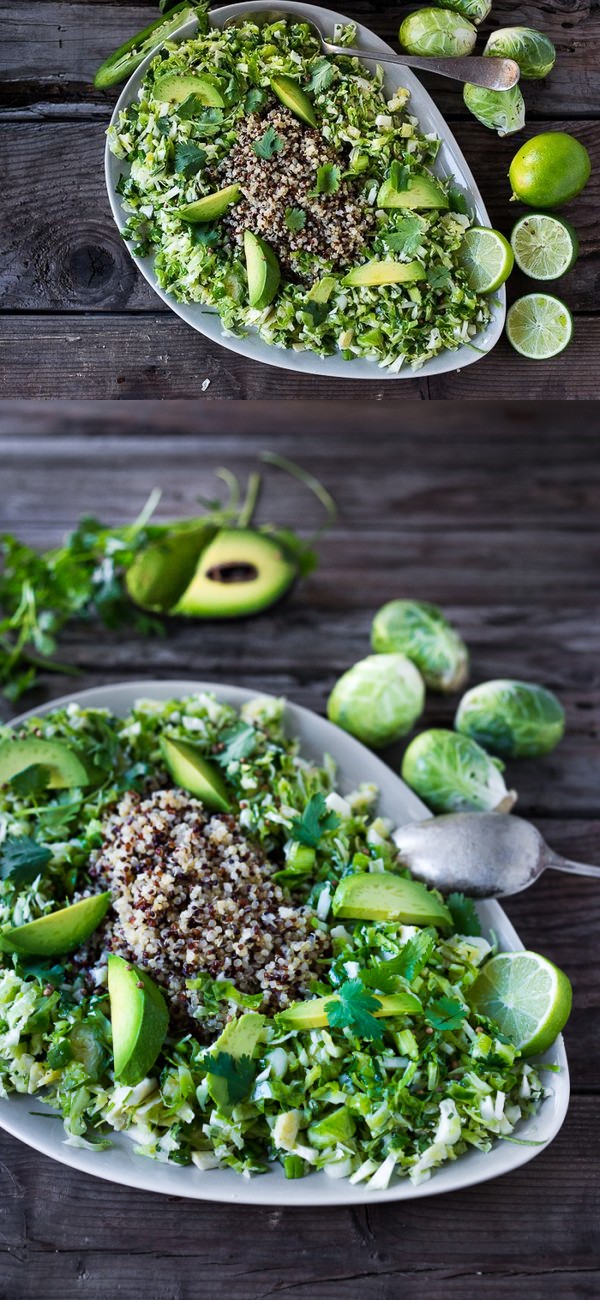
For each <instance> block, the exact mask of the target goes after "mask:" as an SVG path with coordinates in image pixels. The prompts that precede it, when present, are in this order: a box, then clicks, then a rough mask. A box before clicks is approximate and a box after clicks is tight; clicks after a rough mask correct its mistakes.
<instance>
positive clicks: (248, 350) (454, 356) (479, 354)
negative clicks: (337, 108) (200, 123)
mask: <svg viewBox="0 0 600 1300" xmlns="http://www.w3.org/2000/svg"><path fill="white" fill-rule="evenodd" d="M239 7H240V5H239V0H238V3H237V4H227V5H220V6H219V7H218V8H215V9H211V10H210V12H209V18H210V20H211V22H212V23H213V25H216V26H220V25H221V23H216V24H215V23H214V18H215V17H217V16H220V17H221V19H222V22H223V23H224V22H225V21H226V19H227V17H232V16H233V15H234V14H235V12H236V10H238V9H239ZM244 7H245V9H246V10H247V11H248V12H251V11H255V12H259V13H260V12H261V11H262V10H268V9H270V8H272V0H245V4H244ZM278 8H279V9H280V10H281V11H282V12H286V13H291V14H297V15H298V16H299V17H305V18H306V19H307V21H311V18H312V19H313V20H315V21H318V22H322V23H323V24H324V25H325V27H327V26H329V25H332V24H336V23H345V24H346V23H352V22H354V20H353V19H351V18H348V17H347V16H346V15H344V14H339V13H337V11H336V10H333V9H326V8H323V7H322V6H321V5H313V6H312V9H313V11H314V12H313V13H312V15H311V13H310V9H307V6H306V4H304V3H302V2H299V0H281V2H280V3H278ZM197 24H198V19H197V18H196V17H195V16H193V17H191V18H189V17H188V19H187V20H186V21H185V22H183V23H182V24H181V26H180V27H178V28H177V30H176V31H175V32H173V33H172V34H171V36H170V37H169V40H171V41H177V40H179V39H185V38H187V37H188V36H191V35H193V32H194V30H195V29H196V27H197ZM355 25H356V29H357V41H358V42H360V41H361V40H363V41H364V40H367V41H369V42H372V43H373V45H372V49H371V57H370V58H369V52H368V51H365V59H364V62H366V63H377V54H383V53H388V54H394V53H395V51H394V50H393V49H392V47H391V46H390V45H389V44H388V43H387V42H386V41H384V40H383V39H382V37H380V36H378V35H377V33H376V32H374V31H372V29H371V28H369V27H367V26H365V25H364V24H363V23H356V24H355ZM163 43H164V42H161V41H159V43H158V44H157V45H156V46H155V47H154V49H153V50H151V51H150V53H149V54H147V55H146V58H145V59H143V60H142V62H141V63H140V64H139V65H138V67H137V68H136V69H135V70H134V72H133V73H132V75H131V76H130V77H129V78H128V80H127V81H126V83H125V85H124V87H123V89H122V90H121V93H120V95H119V97H118V99H117V102H116V104H115V107H114V110H113V112H112V114H111V119H110V126H114V125H115V123H116V121H117V118H118V115H119V113H120V112H121V111H122V110H123V109H124V108H126V107H127V106H128V104H130V103H131V102H132V100H133V99H134V98H135V96H136V94H137V89H138V86H139V83H140V81H141V80H142V78H143V76H144V75H145V72H146V69H147V68H148V66H149V64H150V63H151V61H152V59H153V58H154V57H155V55H156V53H157V50H159V49H160V48H161V45H162V44H163ZM388 75H389V76H390V77H391V76H392V75H393V72H390V73H389V74H388ZM396 75H397V77H399V76H400V69H398V72H397V74H396ZM396 84H406V86H407V88H408V89H409V90H410V93H411V96H413V95H414V94H415V92H416V95H417V99H420V98H421V97H423V104H422V105H421V108H419V109H415V113H416V116H417V117H420V115H421V112H422V108H423V105H424V107H425V108H426V110H427V113H428V114H429V116H430V118H431V124H432V128H433V129H434V130H435V132H436V135H437V136H438V137H439V138H440V140H441V141H442V146H443V147H444V148H447V149H448V150H449V152H450V153H451V154H452V156H453V159H454V160H455V161H456V162H457V163H458V165H459V168H460V169H461V171H462V173H463V176H464V179H465V181H466V182H467V185H468V188H469V191H470V198H471V200H472V203H473V207H474V209H475V212H476V218H477V222H478V224H480V225H487V226H490V227H491V221H490V218H489V214H488V211H487V208H486V205H485V203H484V200H483V196H482V194H481V191H480V189H479V186H478V184H477V181H476V180H475V177H474V175H473V172H472V171H471V168H470V166H469V164H468V162H467V159H466V158H465V155H464V153H463V151H462V149H461V148H460V146H459V144H458V141H457V140H456V138H455V136H454V133H453V131H452V130H451V128H450V126H449V125H448V123H447V122H446V120H445V118H444V117H443V116H442V114H441V112H440V110H439V109H438V107H437V105H436V104H435V102H434V100H433V98H432V96H431V95H430V93H429V91H428V90H426V88H425V87H424V86H423V85H422V83H421V82H420V81H419V79H418V78H417V77H416V76H415V74H414V73H413V72H412V70H411V69H410V68H404V69H402V76H401V82H400V83H398V82H396ZM121 171H122V161H121V160H120V159H117V158H116V157H115V155H113V154H112V153H111V151H110V148H109V142H108V137H107V139H106V143H105V149H104V178H105V184H106V189H107V193H108V200H109V203H110V208H111V212H112V215H113V218H114V221H115V224H116V226H117V229H118V231H119V236H120V238H121V241H122V243H123V244H124V245H125V248H126V251H127V253H128V255H129V257H131V259H132V260H133V262H134V263H135V265H136V266H137V268H138V271H140V272H141V274H142V275H143V277H144V279H145V280H146V282H147V283H148V284H149V285H150V287H151V289H152V290H153V292H154V293H155V294H157V296H158V297H159V298H160V299H161V301H162V302H164V303H165V305H166V306H167V307H169V308H170V309H171V311H173V312H174V314H175V315H176V316H178V317H179V319H180V320H183V321H184V322H185V324H187V325H189V326H190V327H191V328H192V329H193V330H195V332H196V333H198V334H200V335H201V336H202V337H203V338H205V339H208V340H209V341H210V342H213V343H217V344H218V345H219V346H220V347H224V348H227V349H228V351H230V352H234V353H235V354H236V355H238V356H244V357H247V358H248V360H252V361H259V362H261V363H262V364H263V365H271V366H274V367H276V368H277V369H283V370H291V371H293V372H294V373H295V374H299V375H303V374H313V375H322V376H327V377H328V378H334V379H345V378H347V379H356V380H363V381H367V380H369V381H371V382H373V381H378V380H382V381H383V380H385V381H386V382H388V381H391V380H408V379H412V380H419V379H420V378H424V379H427V378H428V377H429V376H431V375H442V374H453V373H456V371H458V370H463V369H464V368H465V367H466V366H470V365H474V364H475V363H476V362H477V361H481V360H483V358H484V357H487V356H489V355H490V354H491V353H492V352H493V350H494V348H495V347H496V344H497V343H498V342H499V340H500V338H501V336H502V331H503V329H504V322H505V319H506V289H505V286H504V285H502V286H501V288H500V289H499V290H497V291H496V293H495V294H494V295H493V297H492V298H491V299H490V309H491V313H492V318H491V321H490V322H489V324H488V325H487V326H486V327H485V330H484V331H483V337H480V336H479V335H476V336H475V339H476V340H478V342H475V341H474V342H473V344H472V345H469V344H462V345H461V347H460V348H458V349H457V350H456V352H451V351H450V350H449V349H445V351H444V352H442V353H440V354H439V355H438V356H437V357H433V358H431V359H430V360H429V361H427V362H425V364H424V365H422V366H421V367H420V368H419V369H418V370H413V369H412V368H411V367H410V366H408V367H407V368H406V369H403V370H401V371H400V372H398V373H397V374H396V373H394V374H393V373H391V372H390V370H389V369H388V368H385V369H384V368H381V367H380V366H379V365H378V364H377V362H374V361H369V360H368V359H367V358H364V357H358V358H356V359H355V360H353V361H343V359H342V357H341V355H340V353H339V352H336V353H334V354H332V356H328V357H319V356H318V354H317V353H313V352H311V351H310V350H309V349H303V350H300V351H299V352H297V353H296V352H294V350H293V348H280V347H278V346H276V345H275V344H271V343H267V342H266V341H265V340H263V339H261V338H260V336H259V335H258V334H257V333H256V332H252V331H251V332H250V333H249V334H248V335H246V336H244V337H241V336H235V335H226V334H225V333H224V332H223V329H222V326H221V324H220V317H219V315H218V312H216V311H213V309H212V308H207V307H203V305H202V304H201V303H179V302H177V301H176V300H175V299H174V298H172V297H171V296H170V294H169V293H168V292H167V291H166V290H165V289H162V288H161V287H160V285H159V284H158V283H157V281H156V276H155V274H154V270H153V259H152V258H151V257H145V258H144V257H139V256H138V255H137V254H136V253H134V252H133V251H132V249H131V248H130V246H129V244H127V243H126V241H125V240H123V238H122V235H121V228H122V225H123V223H124V221H125V220H126V219H127V213H126V212H125V210H124V209H123V207H122V204H121V200H120V196H119V195H118V194H117V191H116V180H115V177H116V176H117V174H121ZM198 315H199V316H200V320H197V319H196V317H197V316H198ZM203 315H204V316H210V317H214V318H215V319H216V321H217V322H219V323H218V324H217V325H216V328H215V331H214V332H210V333H207V332H206V331H205V329H204V325H203V324H202V322H201V318H202V316H203ZM486 339H487V341H488V343H489V346H488V347H486V348H485V349H483V348H481V346H480V345H481V344H482V343H483V342H484V341H485V340H486ZM294 358H295V360H294ZM300 359H302V360H300ZM305 362H306V364H304V363H305Z"/></svg>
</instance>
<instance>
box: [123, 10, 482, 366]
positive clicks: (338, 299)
mask: <svg viewBox="0 0 600 1300" xmlns="http://www.w3.org/2000/svg"><path fill="white" fill-rule="evenodd" d="M199 21H200V30H199V33H198V35H196V36H195V37H193V38H192V39H189V40H186V41H184V42H181V43H180V44H175V43H172V42H167V43H166V44H165V45H164V46H163V48H162V50H161V52H160V53H159V54H158V55H157V57H156V58H155V59H154V60H153V61H152V63H151V65H150V68H149V69H148V71H147V73H146V76H145V78H144V81H143V84H142V87H141V89H140V92H139V95H138V98H137V100H135V101H134V102H133V103H131V104H130V105H129V106H128V108H127V109H125V110H124V111H123V112H122V113H121V114H120V116H119V121H118V123H117V124H116V125H115V126H114V127H111V128H110V129H109V143H110V148H111V150H112V152H113V153H114V154H115V155H116V156H117V157H118V158H120V159H122V160H123V162H124V163H125V164H127V171H126V172H125V174H124V175H122V176H121V178H120V181H119V184H118V190H119V193H120V195H121V198H122V201H123V204H124V207H125V209H126V211H127V212H128V213H129V214H130V215H129V217H128V220H127V223H126V225H125V227H124V230H123V235H124V237H125V239H126V240H128V242H130V243H131V245H132V248H133V251H134V252H135V253H136V254H138V255H140V256H153V257H154V271H155V274H156V276H157V279H158V283H159V285H160V286H161V288H163V289H165V290H167V291H168V292H169V293H170V294H172V295H173V296H174V297H175V298H176V299H177V300H178V301H180V302H186V303H194V302H195V303H203V304H205V305H206V307H207V309H210V308H212V309H216V311H217V312H218V314H219V316H220V318H221V321H222V324H223V328H224V332H225V334H229V335H243V334H244V333H247V331H248V330H249V329H250V328H253V329H256V330H257V331H258V332H259V334H260V336H261V337H262V338H263V339H264V340H265V341H266V342H267V343H269V344H272V345H274V346H277V347H281V348H291V349H293V350H296V351H302V350H305V349H309V350H311V351H313V352H316V353H317V354H319V355H321V356H326V355H330V354H332V353H334V352H338V353H339V354H340V355H341V356H342V357H343V358H345V359H347V360H353V359H356V358H359V357H364V358H370V359H372V360H375V361H377V362H378V364H379V365H380V366H382V367H385V368H388V369H390V370H391V371H392V372H397V371H399V370H400V369H401V368H402V367H403V366H404V365H405V364H408V365H410V366H412V367H414V368H418V367H420V366H422V365H423V364H424V363H425V362H426V361H427V360H429V359H430V358H432V357H435V356H437V355H438V354H439V353H440V352H442V351H443V350H445V349H456V348H458V347H460V346H462V345H464V344H469V343H471V341H472V340H473V339H474V338H475V336H476V335H477V334H478V333H480V331H481V330H483V329H484V328H485V326H486V325H487V323H488V321H489V319H490V310H489V305H488V302H487V300H486V299H485V298H483V297H481V296H478V295H477V294H475V293H473V292H472V291H471V290H470V289H469V288H468V286H467V282H466V278H465V275H464V272H463V271H462V270H461V268H460V265H459V262H458V256H457V254H458V251H459V249H460V245H461V242H462V239H463V236H464V232H465V230H466V229H467V228H468V227H469V225H470V224H471V217H470V216H468V215H467V211H466V203H465V199H464V196H463V195H462V193H461V192H459V191H457V190H456V189H455V187H454V186H453V185H452V183H451V178H448V179H447V180H445V181H443V182H442V188H443V190H444V191H445V192H446V194H447V195H448V198H449V208H448V210H445V211H444V210H437V209H429V210H424V211H419V212H418V213H415V212H413V211H408V212H407V211H405V210H403V209H397V210H391V211H387V212H386V211H382V210H378V211H377V224H376V227H375V232H374V234H371V235H370V236H369V238H368V240H367V243H366V244H365V246H364V250H363V251H364V256H363V257H361V258H360V259H359V264H361V265H362V264H363V262H368V261H372V260H390V259H391V260H394V261H400V262H406V263H407V262H409V261H413V260H415V259H416V260H417V261H418V263H419V265H420V267H422V269H423V273H424V274H423V278H422V279H419V281H418V283H404V284H402V283H399V284H384V285H375V286H364V285H363V286H362V287H361V286H349V285H347V284H345V283H344V278H345V274H346V272H347V271H348V269H349V268H348V266H345V267H340V266H336V265H334V262H333V261H332V259H331V258H330V257H328V256H327V253H326V252H319V253H315V252H307V251H305V250H299V251H298V252H297V254H296V259H295V261H296V273H294V274H287V273H285V274H284V275H283V277H282V282H281V286H280V290H279V292H278V294H277V296H276V297H275V299H274V301H273V302H271V303H270V305H269V306H267V307H264V308H262V309H258V308H252V307H250V306H249V305H248V289H247V277H246V269H245V266H244V262H243V258H242V257H241V255H240V250H239V248H238V246H237V245H236V243H235V242H234V241H233V240H232V239H231V236H230V234H228V231H227V225H226V223H225V224H224V223H223V222H220V221H218V220H217V221H215V222H214V223H212V224H206V223H204V224H199V225H193V224H191V225H190V224H189V223H186V221H185V220H183V219H182V218H181V216H179V215H178V213H177V210H178V209H179V208H180V207H181V206H182V205H185V204H189V203H192V202H194V201H195V200H196V199H198V198H200V197H202V196H204V195H207V194H210V193H211V192H214V191H215V189H217V188H218V179H217V168H218V165H219V163H221V162H222V161H223V160H224V158H225V157H226V156H227V155H228V154H229V152H230V150H231V149H232V148H233V146H234V145H235V143H236V138H237V134H238V130H239V127H240V126H241V125H242V123H243V122H244V120H245V119H246V118H247V117H248V115H249V114H252V113H259V114H260V115H264V114H265V113H267V112H268V111H269V109H271V108H273V106H274V105H275V104H276V103H277V100H276V99H275V96H274V95H273V92H272V90H271V86H270V83H271V79H272V78H273V77H274V76H280V75H283V76H288V77H289V76H292V77H293V78H294V79H295V80H296V81H298V83H299V85H300V86H302V87H305V88H307V89H308V90H309V92H310V96H311V99H312V102H313V104H314V108H315V112H316V114H317V118H318V123H319V131H320V132H321V133H322V136H323V138H324V140H325V141H327V143H328V144H329V145H332V146H333V147H334V148H335V150H336V152H337V154H338V156H339V161H340V168H339V169H338V170H339V171H340V173H341V175H342V180H346V179H349V180H350V181H351V182H352V184H353V186H354V187H355V189H357V191H358V192H360V194H361V196H362V199H361V201H364V202H366V203H367V205H368V206H369V207H370V208H371V209H373V210H375V209H376V204H377V194H378V191H379V187H380V185H381V184H382V182H383V181H384V180H385V179H386V178H389V175H390V169H391V168H392V167H393V166H395V167H396V169H397V171H396V176H398V172H399V170H400V169H401V170H402V173H403V177H404V179H403V184H404V185H405V186H408V183H409V181H410V177H411V176H414V174H415V173H423V172H425V173H428V172H429V169H430V167H431V165H432V164H433V162H434V160H435V157H436V155H437V152H438V149H439V143H440V142H439V140H438V139H437V138H436V137H434V136H432V135H431V134H426V133H423V131H422V130H421V129H420V128H419V123H418V121H417V119H416V118H415V117H414V116H412V115H411V114H410V111H409V103H408V101H409V93H408V91H406V90H404V89H398V90H397V91H396V92H395V94H394V96H393V98H392V99H389V100H388V99H387V98H386V94H385V91H384V86H383V71H382V69H381V67H379V68H377V69H376V70H375V71H374V72H371V71H369V70H368V69H367V68H366V67H365V66H363V64H361V63H359V61H358V60H356V59H350V58H348V59H343V58H342V59H340V58H337V59H334V60H332V61H331V62H329V61H328V60H326V59H323V57H322V54H321V49H320V46H319V44H318V41H317V40H316V39H315V36H314V34H313V33H311V31H310V29H309V28H308V27H307V26H306V24H303V23H300V22H284V21H279V22H276V23H273V24H271V25H269V26H265V27H262V28H258V27H257V26H256V25H254V24H253V23H252V22H248V23H245V24H244V25H243V26H240V27H233V28H227V29H225V30H223V31H221V30H219V29H217V28H212V27H209V26H208V24H207V22H206V19H205V16H203V15H202V14H200V16H199ZM336 37H337V39H338V41H341V43H346V44H351V43H352V41H353V39H354V37H355V29H354V27H353V26H347V27H345V28H343V29H342V31H341V32H339V31H338V32H337V33H336ZM169 74H175V75H179V76H181V75H182V74H184V75H190V74H191V75H198V74H200V75H201V76H205V77H207V78H209V79H210V80H211V81H212V83H213V84H214V86H215V87H216V88H217V89H218V92H219V94H220V97H221V98H222V100H223V101H224V102H223V107H222V108H217V107H214V106H209V107H202V106H198V105H196V106H195V107H194V105H193V103H191V102H190V101H191V100H193V98H194V97H193V96H190V97H189V99H188V100H186V102H184V103H183V104H173V103H171V104H167V103H165V102H162V101H161V99H160V97H159V94H158V92H157V89H156V87H157V81H158V78H159V77H160V78H161V80H162V79H163V78H164V77H165V76H166V75H169ZM334 170H335V169H334ZM267 175H268V168H267ZM316 179H317V177H315V180H316ZM289 210H290V209H288V211H289ZM291 210H292V211H293V213H295V214H296V213H297V212H298V211H299V210H298V209H296V208H293V209H291ZM230 212H233V213H234V214H235V208H233V209H231V210H230ZM303 215H304V214H302V213H301V214H300V217H299V218H298V220H299V221H300V220H301V218H302V216H303ZM307 272H308V273H309V274H308V279H307V278H306V275H307ZM315 273H316V277H317V278H316V279H315V280H314V282H313V283H312V284H311V283H310V278H311V277H313V276H314V275H315ZM303 277H304V278H303Z"/></svg>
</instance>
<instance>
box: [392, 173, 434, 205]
mask: <svg viewBox="0 0 600 1300" xmlns="http://www.w3.org/2000/svg"><path fill="white" fill-rule="evenodd" d="M448 206H449V204H448V197H447V195H446V194H444V191H443V189H442V187H441V185H438V183H437V181H434V179H433V177H432V176H427V175H426V174H425V173H424V172H423V173H422V174H421V175H417V176H411V177H410V179H409V181H408V185H407V187H406V189H405V190H397V189H396V188H395V186H394V185H393V184H392V182H391V181H390V180H387V181H384V182H383V185H381V186H380V188H379V193H378V195H377V207H378V208H412V209H415V208H447V207H448Z"/></svg>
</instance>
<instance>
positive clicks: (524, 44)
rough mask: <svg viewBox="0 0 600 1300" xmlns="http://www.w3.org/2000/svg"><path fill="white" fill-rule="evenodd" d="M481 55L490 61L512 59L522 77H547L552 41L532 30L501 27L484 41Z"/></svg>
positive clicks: (552, 58) (552, 54)
mask: <svg viewBox="0 0 600 1300" xmlns="http://www.w3.org/2000/svg"><path fill="white" fill-rule="evenodd" d="M483 53H484V54H488V55H491V56H492V57H493V58H501V59H514V61H515V63H518V65H519V67H520V69H521V76H522V77H526V78H527V77H529V78H532V79H533V78H536V77H547V76H548V73H549V72H551V71H552V69H553V67H554V63H555V61H556V50H555V48H554V46H553V44H552V41H550V40H549V39H548V37H547V36H544V35H543V33H542V32H536V31H535V29H534V28H533V27H501V28H500V30H499V31H497V32H492V34H491V36H488V38H487V44H486V47H485V49H484V51H483Z"/></svg>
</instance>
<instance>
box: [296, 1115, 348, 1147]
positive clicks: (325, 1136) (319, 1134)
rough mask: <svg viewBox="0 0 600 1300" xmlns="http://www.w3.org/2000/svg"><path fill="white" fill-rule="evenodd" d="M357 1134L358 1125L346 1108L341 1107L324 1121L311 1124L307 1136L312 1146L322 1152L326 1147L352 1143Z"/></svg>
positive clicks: (325, 1117) (320, 1120) (326, 1116)
mask: <svg viewBox="0 0 600 1300" xmlns="http://www.w3.org/2000/svg"><path fill="white" fill-rule="evenodd" d="M355 1132H356V1124H355V1122H354V1119H353V1117H352V1115H351V1114H350V1111H349V1110H348V1109H347V1107H346V1106H339V1107H338V1108H337V1110H332V1111H331V1112H330V1114H329V1115H325V1116H324V1118H323V1119H319V1120H316V1122H315V1123H314V1124H309V1126H308V1129H307V1136H308V1139H309V1142H310V1144H311V1146H313V1147H316V1148H317V1150H319V1151H321V1150H323V1148H324V1147H332V1146H335V1145H336V1143H337V1142H350V1141H351V1140H352V1138H353V1137H354V1134H355Z"/></svg>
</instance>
